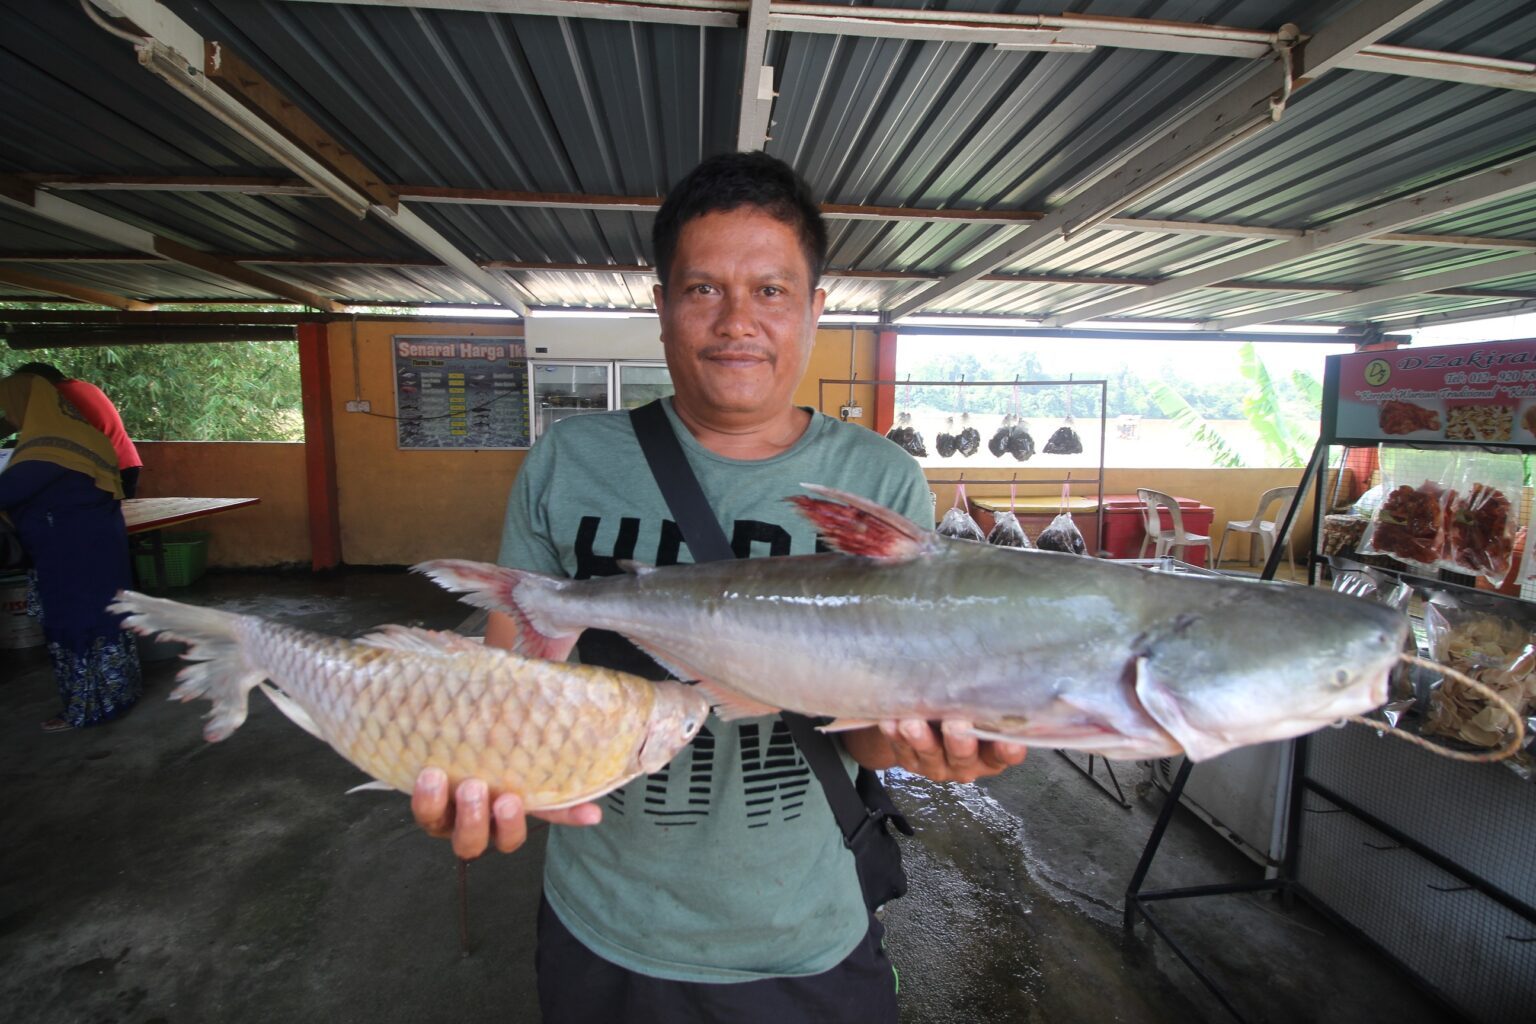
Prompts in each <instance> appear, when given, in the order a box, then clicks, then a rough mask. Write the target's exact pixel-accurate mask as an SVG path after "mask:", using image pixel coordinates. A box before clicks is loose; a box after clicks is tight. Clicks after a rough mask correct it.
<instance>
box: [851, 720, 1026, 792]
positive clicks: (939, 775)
mask: <svg viewBox="0 0 1536 1024" xmlns="http://www.w3.org/2000/svg"><path fill="white" fill-rule="evenodd" d="M970 727H971V723H969V722H962V721H957V720H956V721H947V722H944V723H942V725H939V726H938V727H937V728H935V726H934V725H933V724H930V723H928V722H925V721H923V720H922V719H921V718H905V719H901V720H900V721H888V722H881V723H880V725H879V726H878V727H875V728H870V729H861V730H859V731H858V732H850V733H846V734H844V736H843V743H844V745H845V746H846V747H847V749H848V753H849V754H851V755H853V759H854V760H855V761H857V762H859V763H860V764H861V765H863V766H864V767H866V768H891V767H900V768H902V769H905V770H906V771H909V772H912V773H913V774H914V775H922V776H926V777H927V778H930V779H933V780H934V781H935V782H975V781H976V780H977V779H985V778H987V777H989V776H992V775H996V774H998V773H999V772H1001V771H1002V770H1003V769H1005V768H1009V767H1011V766H1013V765H1016V764H1018V763H1019V762H1021V761H1023V760H1024V755H1025V754H1026V753H1027V752H1028V751H1027V748H1026V747H1025V746H1024V745H1023V744H1021V743H999V742H996V741H993V740H978V739H977V738H976V737H975V736H970V735H967V734H966V730H968V729H969V728H970Z"/></svg>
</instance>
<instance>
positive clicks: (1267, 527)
mask: <svg viewBox="0 0 1536 1024" xmlns="http://www.w3.org/2000/svg"><path fill="white" fill-rule="evenodd" d="M1295 497H1296V488H1295V486H1294V485H1293V486H1290V487H1271V488H1270V489H1269V490H1267V491H1265V492H1264V493H1263V494H1261V495H1259V507H1258V509H1257V510H1256V511H1255V512H1254V513H1253V518H1252V519H1234V520H1231V521H1229V522H1228V523H1227V528H1226V529H1225V530H1222V531H1221V545H1220V546H1219V547H1217V548H1216V566H1219V565H1220V564H1221V553H1222V551H1223V550H1225V549H1226V546H1227V534H1229V533H1246V534H1248V535H1249V538H1250V539H1249V541H1248V564H1249V565H1252V564H1253V562H1254V557H1253V556H1254V554H1255V551H1254V544H1253V540H1252V538H1253V537H1257V538H1258V539H1259V543H1260V545H1261V546H1262V547H1263V549H1264V558H1265V560H1266V561H1268V559H1269V553H1270V552H1271V551H1273V550H1274V549H1275V533H1276V531H1278V530H1279V529H1280V517H1281V516H1283V515H1284V514H1285V510H1286V508H1288V507H1289V506H1290V503H1291V502H1292V501H1293V500H1294V499H1295ZM1277 501H1278V502H1279V503H1280V505H1279V507H1278V508H1276V509H1275V515H1274V518H1273V519H1270V518H1267V517H1266V516H1265V514H1264V513H1265V512H1267V511H1268V510H1269V506H1270V505H1273V504H1274V503H1275V502H1277ZM1281 543H1283V544H1284V545H1285V557H1286V560H1287V561H1289V562H1290V563H1291V575H1292V576H1295V575H1296V556H1295V555H1294V554H1293V553H1292V551H1291V539H1290V537H1289V536H1287V537H1284V538H1282V540H1281ZM1216 566H1212V568H1215V567H1216Z"/></svg>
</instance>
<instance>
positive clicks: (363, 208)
mask: <svg viewBox="0 0 1536 1024" xmlns="http://www.w3.org/2000/svg"><path fill="white" fill-rule="evenodd" d="M135 49H136V50H138V53H139V63H140V64H142V65H143V66H144V67H146V68H148V69H149V70H150V71H152V72H153V73H154V74H156V75H157V76H159V77H160V78H161V79H163V80H164V81H165V82H166V83H167V84H169V85H170V86H171V87H172V88H173V89H175V90H176V91H177V92H179V93H181V94H182V95H183V96H185V97H187V98H188V99H190V100H191V101H192V102H194V103H196V104H197V105H198V106H200V107H202V108H203V109H204V110H206V111H208V113H210V114H212V115H213V116H214V117H216V118H218V119H219V120H220V121H223V122H224V123H225V124H227V125H229V126H230V127H231V128H233V129H234V130H235V131H237V132H239V133H240V134H241V135H243V136H245V138H247V139H248V140H250V141H251V142H253V143H255V144H256V145H257V146H260V147H261V148H262V149H264V150H266V151H267V152H268V153H269V154H271V155H272V156H273V157H274V158H275V159H276V160H277V161H278V163H280V164H284V165H286V166H289V167H292V168H293V170H294V173H296V174H298V176H299V177H301V178H303V179H304V180H305V181H307V182H309V183H310V184H311V185H313V186H315V188H317V189H319V190H320V191H321V192H323V193H325V195H326V196H328V197H330V198H331V199H334V200H335V201H336V202H338V203H340V204H341V205H342V206H344V207H346V208H347V210H348V211H349V212H350V213H352V214H353V215H355V216H357V217H365V216H367V214H368V209H369V207H370V206H371V205H372V202H373V200H372V199H370V198H369V197H368V196H366V195H363V194H362V193H361V192H359V191H358V190H357V189H355V188H353V187H352V186H351V185H349V184H348V183H347V182H345V181H343V180H342V179H341V178H338V177H337V176H336V175H335V174H334V173H332V172H331V171H330V170H329V169H328V168H326V167H325V166H324V165H322V164H321V163H319V162H318V161H317V160H315V159H314V158H313V157H311V156H309V154H307V153H305V152H304V151H303V150H302V149H300V148H299V147H297V146H295V145H293V144H292V143H291V142H289V141H288V140H287V139H286V138H284V137H283V135H282V134H281V133H280V132H278V131H277V130H276V129H275V128H273V127H272V126H271V125H269V124H267V122H265V121H263V120H262V119H261V118H260V117H258V116H256V114H254V113H252V112H251V111H250V110H249V109H247V108H246V107H245V106H244V105H243V104H242V103H241V102H240V101H239V100H237V99H235V98H234V97H233V96H231V95H230V94H229V93H227V92H225V91H224V90H223V89H220V88H219V87H218V86H216V85H213V84H212V83H210V82H209V81H208V76H207V75H204V74H203V73H202V71H201V69H199V68H197V67H194V66H193V65H191V64H190V63H188V62H187V60H185V59H184V58H183V57H181V56H180V55H179V54H177V53H176V51H175V50H172V49H170V48H169V47H167V46H165V45H164V44H163V43H159V42H155V41H153V40H151V41H150V42H148V43H141V44H139V45H138V46H136V47H135Z"/></svg>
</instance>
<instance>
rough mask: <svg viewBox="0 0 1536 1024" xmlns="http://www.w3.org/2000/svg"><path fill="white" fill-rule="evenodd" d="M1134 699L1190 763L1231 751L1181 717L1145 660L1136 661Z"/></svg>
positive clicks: (1171, 698) (1178, 707)
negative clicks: (1181, 750)
mask: <svg viewBox="0 0 1536 1024" xmlns="http://www.w3.org/2000/svg"><path fill="white" fill-rule="evenodd" d="M1136 699H1137V700H1139V701H1141V706H1142V707H1143V708H1145V709H1146V712H1147V714H1149V715H1151V716H1152V719H1153V720H1154V721H1155V722H1157V724H1158V725H1160V726H1162V727H1163V730H1164V731H1165V732H1167V733H1168V735H1170V736H1172V737H1173V738H1174V740H1175V741H1176V742H1177V743H1178V744H1179V746H1181V747H1183V748H1184V753H1185V754H1186V755H1188V757H1189V759H1190V760H1191V761H1205V760H1208V759H1210V758H1213V757H1215V756H1217V755H1218V754H1225V753H1226V752H1227V751H1228V750H1231V749H1232V744H1231V743H1227V742H1225V741H1223V740H1222V739H1221V738H1220V737H1216V736H1211V735H1210V734H1208V733H1205V732H1203V731H1201V730H1200V729H1198V728H1197V727H1195V725H1193V724H1192V723H1191V722H1190V721H1189V719H1187V718H1185V717H1184V709H1183V708H1181V707H1180V706H1179V702H1178V699H1177V698H1175V697H1174V695H1173V692H1172V691H1171V690H1169V689H1168V688H1167V687H1166V686H1164V685H1163V684H1162V683H1161V682H1159V681H1158V680H1157V678H1156V676H1155V675H1154V674H1153V672H1152V670H1151V667H1150V666H1149V665H1148V663H1147V659H1146V658H1137V659H1136Z"/></svg>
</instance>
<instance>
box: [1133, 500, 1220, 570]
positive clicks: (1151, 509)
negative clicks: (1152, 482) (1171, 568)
mask: <svg viewBox="0 0 1536 1024" xmlns="http://www.w3.org/2000/svg"><path fill="white" fill-rule="evenodd" d="M1136 497H1138V498H1140V499H1141V516H1142V526H1143V528H1144V529H1145V530H1146V536H1144V537H1142V539H1141V553H1140V554H1139V555H1138V556H1137V557H1140V558H1146V557H1147V545H1148V544H1152V545H1154V547H1155V551H1156V557H1158V558H1162V557H1163V556H1164V555H1166V554H1168V553H1169V552H1172V553H1173V557H1175V558H1183V556H1184V549H1185V548H1189V547H1195V548H1205V549H1206V550H1207V551H1209V550H1210V548H1211V538H1209V537H1206V536H1202V535H1201V534H1198V533H1188V532H1186V531H1185V529H1184V515H1183V513H1182V512H1181V511H1180V510H1179V503H1178V501H1177V500H1176V499H1174V498H1173V497H1172V496H1171V495H1168V494H1164V493H1163V492H1162V491H1154V490H1153V489H1152V488H1150V487H1138V488H1136ZM1159 506H1161V507H1163V508H1166V509H1167V510H1168V518H1169V519H1170V520H1171V521H1172V527H1171V528H1165V527H1164V526H1163V518H1162V516H1161V515H1159V514H1158V508H1159ZM1185 561H1188V559H1185Z"/></svg>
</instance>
